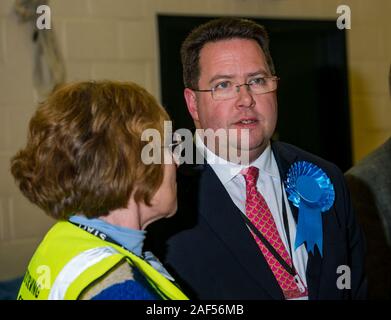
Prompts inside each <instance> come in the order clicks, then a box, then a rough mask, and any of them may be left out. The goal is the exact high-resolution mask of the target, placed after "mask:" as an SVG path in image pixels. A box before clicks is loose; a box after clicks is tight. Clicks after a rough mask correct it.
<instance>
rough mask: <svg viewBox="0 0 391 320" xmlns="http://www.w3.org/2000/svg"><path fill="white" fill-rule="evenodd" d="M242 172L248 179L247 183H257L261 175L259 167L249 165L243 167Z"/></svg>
mask: <svg viewBox="0 0 391 320" xmlns="http://www.w3.org/2000/svg"><path fill="white" fill-rule="evenodd" d="M241 173H242V174H243V176H244V179H245V180H246V184H251V185H256V184H257V180H258V175H259V169H258V168H257V167H248V168H246V169H243V170H242V171H241Z"/></svg>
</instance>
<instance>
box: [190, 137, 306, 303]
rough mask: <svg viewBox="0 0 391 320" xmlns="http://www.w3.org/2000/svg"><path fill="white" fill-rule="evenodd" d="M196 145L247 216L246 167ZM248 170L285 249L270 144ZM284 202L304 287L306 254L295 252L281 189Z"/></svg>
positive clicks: (277, 180) (292, 227) (277, 175)
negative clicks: (253, 170) (253, 173)
mask: <svg viewBox="0 0 391 320" xmlns="http://www.w3.org/2000/svg"><path fill="white" fill-rule="evenodd" d="M195 144H196V147H197V149H198V150H199V151H200V153H201V154H203V155H204V156H205V158H206V161H207V163H208V164H209V165H210V166H211V167H212V169H213V171H214V172H215V173H216V175H217V177H218V178H219V179H220V181H221V183H222V184H223V186H224V187H225V189H226V190H227V192H228V194H229V196H230V197H231V199H232V201H233V202H234V203H235V205H236V206H237V207H238V208H239V210H240V211H241V212H242V213H243V214H244V215H245V214H246V181H245V179H244V176H243V175H242V174H241V173H240V171H241V170H242V169H244V168H246V167H247V166H242V165H240V164H235V163H232V162H228V161H226V160H225V159H223V158H220V157H219V156H217V155H216V154H214V153H213V152H212V151H210V150H209V149H208V148H207V147H206V146H205V144H204V143H203V141H202V139H201V138H200V136H199V135H198V134H197V133H196V134H195ZM250 165H251V166H254V167H257V168H258V169H259V177H258V181H257V189H258V191H259V192H260V193H261V194H262V196H263V197H264V198H265V201H266V203H267V205H268V207H269V209H270V211H271V213H272V215H273V218H274V221H275V223H276V226H277V230H278V233H279V235H280V237H281V240H282V242H283V243H284V245H285V248H288V240H287V233H286V232H285V228H284V220H283V214H282V201H281V198H282V195H281V178H280V173H279V171H278V166H277V163H276V160H275V158H274V155H273V152H272V150H271V146H270V143H269V145H268V146H267V147H266V149H265V150H264V151H263V153H262V154H261V155H260V156H259V157H258V158H257V159H256V160H255V161H253V162H252V163H251V164H250ZM283 196H284V201H285V207H286V211H287V218H288V226H289V234H290V238H291V239H290V242H291V252H292V255H293V257H291V258H292V260H293V264H294V267H295V269H296V271H297V272H298V274H299V276H300V278H301V279H302V281H303V282H304V285H305V286H306V287H307V280H306V276H305V272H306V267H307V261H308V253H307V251H306V249H305V246H304V244H303V245H301V246H300V247H298V248H297V249H296V250H295V249H294V244H295V237H296V223H295V220H294V218H293V215H292V212H291V209H290V206H289V203H288V199H287V197H286V194H285V189H284V193H283ZM287 251H288V253H289V254H290V251H289V250H287ZM307 299H308V297H304V298H300V300H307Z"/></svg>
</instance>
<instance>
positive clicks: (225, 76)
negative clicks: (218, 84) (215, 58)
mask: <svg viewBox="0 0 391 320" xmlns="http://www.w3.org/2000/svg"><path fill="white" fill-rule="evenodd" d="M233 78H234V75H232V74H216V75H215V76H213V77H212V79H210V80H209V84H212V83H213V82H215V81H216V80H218V79H233Z"/></svg>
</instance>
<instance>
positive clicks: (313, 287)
mask: <svg viewBox="0 0 391 320" xmlns="http://www.w3.org/2000/svg"><path fill="white" fill-rule="evenodd" d="M271 146H272V150H273V154H274V158H275V159H276V162H277V166H278V170H279V172H280V177H281V179H284V180H285V177H286V175H287V173H288V170H289V167H290V166H291V165H292V164H293V163H294V162H295V161H298V160H301V159H298V157H297V155H295V154H293V153H292V152H290V151H289V150H287V149H286V148H285V147H284V145H283V144H280V143H278V142H272V145H271ZM288 202H289V206H290V208H291V212H292V215H293V217H294V219H295V221H296V224H297V221H298V215H299V210H298V208H297V207H295V206H294V205H293V204H292V202H291V201H288ZM321 265H322V259H321V256H320V254H319V252H318V250H316V251H315V254H312V253H309V254H308V262H307V269H306V278H307V286H308V294H309V299H310V300H314V299H316V298H317V297H318V291H319V280H320V271H321Z"/></svg>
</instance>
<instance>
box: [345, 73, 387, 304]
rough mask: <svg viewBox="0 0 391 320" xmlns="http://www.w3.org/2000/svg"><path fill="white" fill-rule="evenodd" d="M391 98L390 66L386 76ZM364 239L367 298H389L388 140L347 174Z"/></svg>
mask: <svg viewBox="0 0 391 320" xmlns="http://www.w3.org/2000/svg"><path fill="white" fill-rule="evenodd" d="M388 84H389V91H390V95H391V66H390V70H389V75H388ZM345 176H346V180H347V183H348V186H349V189H350V191H351V194H352V202H353V206H354V209H355V211H356V212H357V216H358V219H359V221H360V223H361V225H362V226H363V230H364V233H365V235H366V239H367V247H368V250H367V251H368V255H367V259H366V273H367V275H368V297H369V299H390V298H391V137H389V138H388V140H387V141H385V142H384V143H383V144H382V145H381V146H380V147H378V148H377V149H376V150H374V151H373V152H371V153H370V154H368V155H367V156H366V157H365V158H363V159H362V160H361V161H359V162H358V163H357V164H356V165H355V166H353V167H352V168H350V169H349V170H348V171H347V172H346V173H345Z"/></svg>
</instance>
